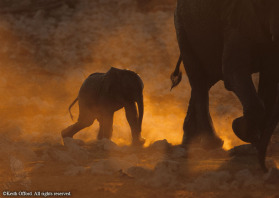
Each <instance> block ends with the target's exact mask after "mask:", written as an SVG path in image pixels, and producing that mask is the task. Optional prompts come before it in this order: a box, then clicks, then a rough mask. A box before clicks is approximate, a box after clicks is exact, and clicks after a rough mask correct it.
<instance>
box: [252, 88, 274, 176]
mask: <svg viewBox="0 0 279 198" xmlns="http://www.w3.org/2000/svg"><path fill="white" fill-rule="evenodd" d="M276 98H277V99H276V100H275V103H274V106H273V109H272V112H271V115H270V116H269V118H268V120H267V121H266V122H267V124H266V126H265V128H264V130H263V133H262V134H261V138H260V141H259V145H258V147H257V149H258V157H259V162H260V165H261V167H262V169H263V170H264V171H265V172H267V168H266V165H265V157H266V151H267V147H268V144H269V142H270V139H271V136H272V134H273V132H274V130H275V128H276V126H277V124H278V122H279V84H278V86H277V97H276Z"/></svg>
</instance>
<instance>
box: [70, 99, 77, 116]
mask: <svg viewBox="0 0 279 198" xmlns="http://www.w3.org/2000/svg"><path fill="white" fill-rule="evenodd" d="M77 101H78V97H77V98H76V99H75V100H74V101H73V102H72V104H71V105H70V106H69V113H70V116H71V119H72V120H73V119H74V117H73V115H72V112H71V108H72V107H73V106H74V104H75V103H76V102H77Z"/></svg>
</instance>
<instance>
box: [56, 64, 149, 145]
mask: <svg viewBox="0 0 279 198" xmlns="http://www.w3.org/2000/svg"><path fill="white" fill-rule="evenodd" d="M142 91H143V82H142V80H141V78H140V77H139V75H137V74H136V73H135V72H133V71H130V70H122V69H117V68H114V67H112V68H111V69H110V70H109V71H108V72H107V73H93V74H91V75H90V76H89V77H88V78H87V79H86V80H85V81H84V82H83V84H82V86H81V88H80V90H79V94H78V97H77V98H76V99H75V101H74V102H73V103H72V104H71V105H70V107H69V112H70V115H71V118H73V117H72V114H71V107H72V106H73V105H74V104H75V103H76V102H77V101H78V102H79V117H78V121H77V122H76V123H75V124H73V125H71V126H69V127H67V128H66V129H64V130H63V131H62V132H61V134H62V137H63V138H65V137H71V138H72V137H73V136H74V135H75V134H76V133H77V132H78V131H80V130H81V129H83V128H85V127H89V126H90V125H91V124H93V122H94V120H95V119H97V120H98V121H99V123H100V129H99V134H98V139H103V138H107V139H111V136H112V126H113V114H114V112H115V111H117V110H119V109H121V108H123V107H124V108H125V112H126V118H127V120H128V123H129V125H130V128H131V133H132V144H133V145H143V144H144V142H145V140H144V139H143V138H142V137H141V124H142V118H143V94H142ZM136 103H137V105H136Z"/></svg>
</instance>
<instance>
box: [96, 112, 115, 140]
mask: <svg viewBox="0 0 279 198" xmlns="http://www.w3.org/2000/svg"><path fill="white" fill-rule="evenodd" d="M113 115H114V112H113V111H103V112H102V113H101V115H100V118H98V120H99V123H100V129H99V134H98V136H97V138H98V140H101V139H103V138H106V139H109V140H110V139H111V137H112V130H113V128H112V127H113Z"/></svg>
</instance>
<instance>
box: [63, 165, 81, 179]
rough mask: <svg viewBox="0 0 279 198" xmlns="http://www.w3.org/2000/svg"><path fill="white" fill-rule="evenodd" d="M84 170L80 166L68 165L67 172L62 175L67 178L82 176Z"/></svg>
mask: <svg viewBox="0 0 279 198" xmlns="http://www.w3.org/2000/svg"><path fill="white" fill-rule="evenodd" d="M85 170H86V169H85V168H84V167H82V166H74V165H70V166H69V167H68V169H67V171H66V172H65V173H64V175H67V176H76V175H79V174H83V173H85Z"/></svg>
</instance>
